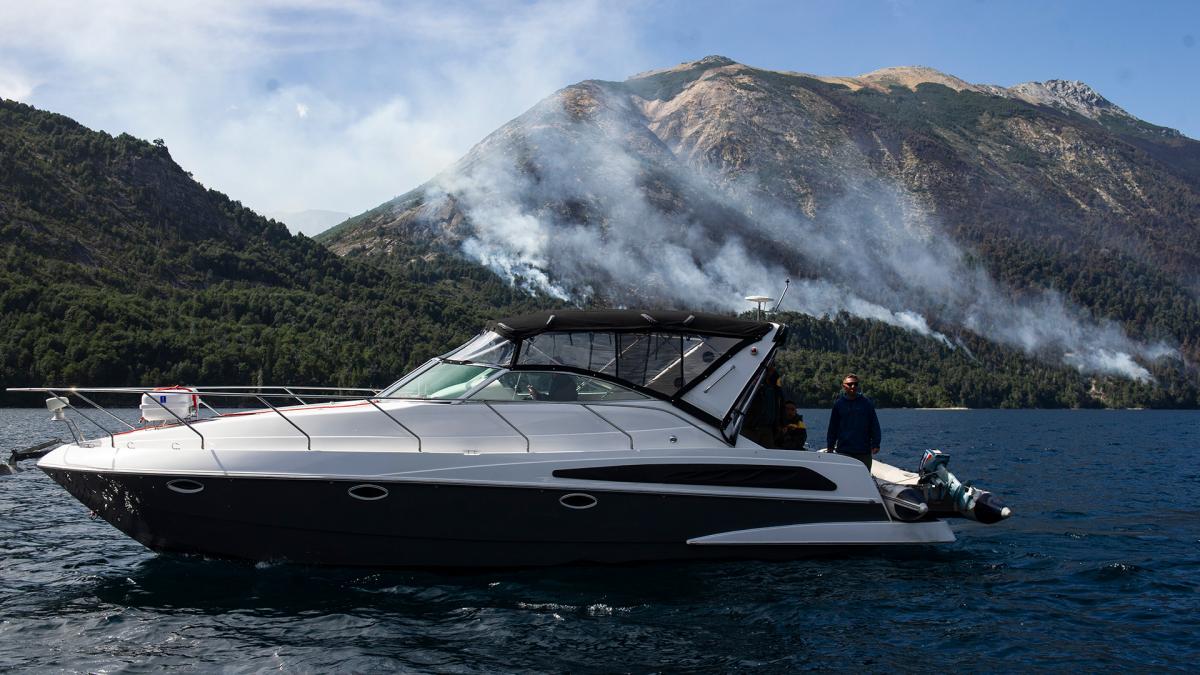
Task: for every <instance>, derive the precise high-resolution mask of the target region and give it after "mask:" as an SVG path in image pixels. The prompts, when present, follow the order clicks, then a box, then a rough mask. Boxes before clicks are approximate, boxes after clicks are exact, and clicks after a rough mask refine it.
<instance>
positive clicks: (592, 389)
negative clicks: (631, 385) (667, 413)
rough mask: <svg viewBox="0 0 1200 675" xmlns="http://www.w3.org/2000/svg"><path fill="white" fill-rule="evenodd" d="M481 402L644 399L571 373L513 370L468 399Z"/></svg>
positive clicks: (617, 385)
mask: <svg viewBox="0 0 1200 675" xmlns="http://www.w3.org/2000/svg"><path fill="white" fill-rule="evenodd" d="M471 398H472V399H474V400H481V401H556V402H560V403H595V402H600V401H632V400H640V399H645V398H647V396H645V395H644V394H639V393H638V392H636V391H633V390H632V389H627V388H625V387H622V386H621V385H619V384H614V383H612V382H608V381H606V380H600V379H597V378H594V377H587V376H585V375H576V374H575V373H562V372H550V371H531V370H517V371H511V372H508V373H505V374H503V375H501V376H500V377H498V378H496V379H495V380H493V381H492V382H490V383H488V385H487V386H486V387H484V388H483V389H480V390H479V391H477V392H475V395H474V396H472V397H471Z"/></svg>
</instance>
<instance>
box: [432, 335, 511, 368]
mask: <svg viewBox="0 0 1200 675" xmlns="http://www.w3.org/2000/svg"><path fill="white" fill-rule="evenodd" d="M513 348H514V345H513V343H512V342H511V341H510V340H509V339H508V338H504V337H501V336H499V335H497V334H496V333H493V332H491V331H488V332H486V333H481V334H479V335H476V336H475V337H474V338H472V340H471V341H470V342H468V343H467V344H465V345H463V346H461V347H459V348H458V349H456V350H454V353H452V354H450V355H448V356H447V357H446V358H448V359H450V360H451V361H466V362H468V363H487V364H491V365H496V366H504V367H508V366H511V365H512V357H513Z"/></svg>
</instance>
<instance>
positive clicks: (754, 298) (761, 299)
mask: <svg viewBox="0 0 1200 675" xmlns="http://www.w3.org/2000/svg"><path fill="white" fill-rule="evenodd" d="M772 300H774V298H768V297H767V296H765V295H747V296H746V301H747V302H753V303H756V304H757V305H758V309H757V310H755V312H754V319H755V320H756V321H762V309H763V305H765V304H766V303H768V302H770V301H772Z"/></svg>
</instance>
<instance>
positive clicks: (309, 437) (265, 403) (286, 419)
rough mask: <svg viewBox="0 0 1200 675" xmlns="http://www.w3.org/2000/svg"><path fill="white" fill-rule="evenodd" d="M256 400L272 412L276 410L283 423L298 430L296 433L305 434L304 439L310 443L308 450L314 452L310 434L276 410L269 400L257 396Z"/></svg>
mask: <svg viewBox="0 0 1200 675" xmlns="http://www.w3.org/2000/svg"><path fill="white" fill-rule="evenodd" d="M255 398H257V399H258V400H260V401H262V402H263V405H265V406H267V407H268V408H270V409H271V410H274V411H275V413H276V414H278V415H279V416H280V417H282V418H283V421H285V422H287V423H288V424H290V425H292V427H294V428H295V429H296V431H299V432H300V433H302V434H304V439H305V440H306V441H307V442H308V449H309V450H312V436H309V435H308V432H306V431H304V430H303V429H301V428H300V426H299V425H297V424H296V423H295V422H293V421H291V420H290V419H288V416H287V415H284V414H283V413H282V412H280V410H279V408H276V407H275V406H273V405H271V404H270V402H268V401H267V399H265V398H263V397H261V396H255Z"/></svg>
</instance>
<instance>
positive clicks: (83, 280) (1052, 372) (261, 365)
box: [0, 101, 1198, 407]
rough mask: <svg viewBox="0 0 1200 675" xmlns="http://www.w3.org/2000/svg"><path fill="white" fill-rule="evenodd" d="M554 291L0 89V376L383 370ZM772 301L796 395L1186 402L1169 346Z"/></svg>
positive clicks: (17, 398) (333, 378) (326, 375)
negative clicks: (1064, 355) (235, 196)
mask: <svg viewBox="0 0 1200 675" xmlns="http://www.w3.org/2000/svg"><path fill="white" fill-rule="evenodd" d="M562 304H564V303H563V302H562V301H560V300H554V299H551V298H547V297H546V296H543V295H531V294H529V293H527V292H525V291H523V290H514V288H513V287H512V286H510V284H509V283H508V282H507V281H506V280H502V279H501V278H499V277H497V276H496V275H495V274H494V273H493V272H492V271H490V270H488V269H486V268H484V267H482V266H480V265H478V264H476V263H473V262H469V261H467V260H465V259H463V258H461V257H457V256H453V255H447V254H446V253H445V252H444V251H442V252H439V251H437V250H435V249H434V248H431V247H430V246H428V245H422V244H420V243H412V244H404V243H402V242H393V243H392V244H391V247H390V249H389V264H388V265H387V266H386V269H385V268H382V267H377V266H374V265H370V264H367V263H364V262H359V261H356V260H348V259H344V258H341V257H338V256H337V255H335V254H333V253H332V252H330V251H329V250H328V249H326V248H325V247H324V246H321V245H320V244H317V243H316V242H314V241H312V240H310V239H308V238H306V237H303V236H294V237H293V236H289V235H288V233H287V231H286V229H285V228H284V227H283V226H282V225H281V224H279V223H276V222H273V221H269V220H266V219H264V218H262V217H260V216H258V215H256V214H254V213H253V212H251V211H250V210H248V209H246V208H244V207H243V206H241V205H240V204H239V203H237V202H236V201H233V200H230V199H229V198H228V197H226V196H225V195H223V194H220V193H218V192H215V191H212V190H207V189H205V188H204V187H203V186H201V185H199V184H198V183H196V182H195V181H193V180H192V179H191V177H190V176H189V175H188V174H187V173H186V172H185V171H184V170H183V169H182V168H180V167H179V166H178V165H176V164H175V162H174V161H173V160H172V159H171V157H170V154H169V152H168V151H167V148H166V147H164V146H163V145H162V144H161V143H151V142H146V141H142V140H139V139H136V138H133V137H131V136H127V135H122V136H119V137H116V138H113V137H111V136H109V135H107V134H104V133H99V132H94V131H90V130H88V129H86V128H84V127H82V126H80V125H78V124H76V123H75V122H73V121H71V120H70V119H68V118H66V117H63V116H60V115H55V114H52V113H47V112H42V111H38V110H35V109H33V108H30V107H28V106H25V105H21V104H18V103H14V102H11V101H3V102H0V387H12V386H38V385H47V384H53V385H58V386H62V385H72V384H78V385H84V384H86V385H92V386H121V385H165V384H210V385H211V384H230V383H236V384H245V383H251V384H255V383H262V384H285V383H286V384H336V385H341V386H366V385H376V386H379V385H383V384H386V383H388V382H390V381H392V380H393V379H394V378H395V377H396V376H397V375H399V374H400V373H402V372H403V371H405V370H407V369H408V368H410V367H412V366H414V365H416V364H417V363H419V362H421V361H423V360H425V359H426V358H428V357H429V356H432V355H435V354H438V353H441V352H443V351H445V350H447V349H448V348H450V347H452V346H454V345H455V344H456V343H458V342H460V341H462V340H465V339H466V338H467V337H469V336H470V335H471V334H473V333H474V332H475V331H477V330H478V329H479V327H480V326H481V325H482V324H483V323H484V321H485V320H486V319H487V318H493V317H496V316H498V315H503V314H507V313H511V312H519V311H524V310H527V309H533V308H542V307H550V306H561V305H562ZM780 318H781V319H782V320H784V321H787V322H788V323H789V324H791V325H792V327H793V331H792V333H791V339H790V341H789V343H788V348H787V350H786V351H785V352H784V354H783V355H782V357H781V364H782V369H783V372H784V375H785V385H786V387H787V389H788V391H789V394H790V395H792V396H794V397H796V398H797V399H798V400H800V401H802V402H803V403H804V404H806V405H824V404H826V403H827V402H828V401H829V399H830V397H831V396H832V395H833V394H834V393H835V391H836V383H837V381H838V378H839V377H840V375H841V374H842V373H844V372H846V371H848V370H855V371H857V372H859V373H860V374H861V375H862V376H863V378H864V381H865V382H866V384H867V389H868V393H870V394H871V395H872V396H874V397H875V398H876V399H877V400H878V402H879V403H880V404H882V405H890V406H947V405H951V406H964V405H965V406H974V407H988V406H1042V407H1060V406H1102V405H1108V406H1131V405H1139V406H1159V407H1175V406H1188V407H1194V406H1196V405H1197V403H1198V401H1197V392H1196V388H1195V386H1194V384H1190V382H1194V373H1192V374H1190V375H1189V374H1188V373H1185V372H1181V371H1180V370H1179V369H1180V368H1182V366H1181V365H1180V362H1179V361H1164V362H1163V363H1162V364H1160V365H1159V366H1157V367H1156V368H1155V370H1154V371H1153V374H1154V376H1155V378H1157V384H1138V383H1135V382H1133V381H1131V380H1127V379H1122V378H1119V377H1091V376H1084V375H1081V374H1080V373H1079V372H1077V371H1075V370H1073V369H1071V368H1067V367H1063V366H1059V365H1048V364H1047V363H1046V362H1045V361H1042V360H1038V359H1034V358H1030V357H1027V356H1024V355H1022V354H1020V353H1019V352H1018V351H1016V350H1014V349H1010V348H1005V347H999V346H996V345H995V344H992V343H989V342H987V341H986V340H984V339H983V338H980V337H978V336H972V335H970V334H963V335H957V334H955V335H956V338H955V339H956V340H959V341H960V342H961V344H960V345H956V346H955V347H950V346H948V345H947V344H946V343H944V342H941V341H938V340H936V339H933V338H930V337H924V336H921V335H918V334H916V333H913V332H910V331H906V330H902V329H900V328H896V327H894V326H889V325H886V324H884V323H880V322H877V321H869V320H864V319H857V318H853V317H850V316H847V315H840V316H837V317H835V318H834V319H832V320H827V319H817V318H813V317H811V316H806V315H802V314H784V315H781V317H780ZM943 329H944V330H946V331H947V333H948V334H949V333H950V331H949V329H948V328H943ZM1189 378H1191V379H1189ZM0 403H3V404H6V405H37V404H39V403H40V401H39V400H38V397H35V396H27V395H12V394H10V395H7V396H5V397H4V398H3V399H2V400H0Z"/></svg>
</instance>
